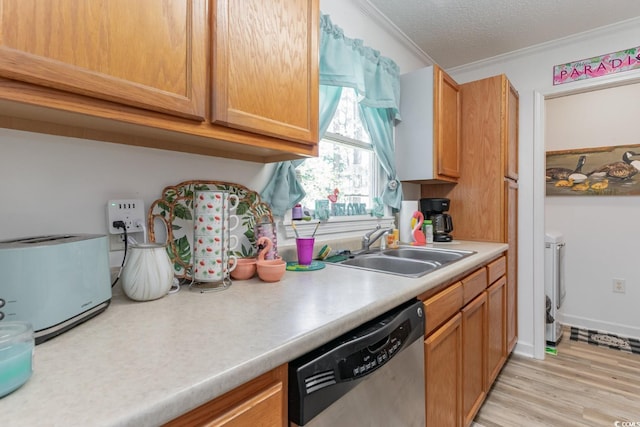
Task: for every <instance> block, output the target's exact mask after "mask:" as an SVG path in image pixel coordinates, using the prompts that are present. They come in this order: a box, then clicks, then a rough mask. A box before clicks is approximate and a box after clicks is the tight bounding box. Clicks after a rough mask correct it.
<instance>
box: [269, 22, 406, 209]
mask: <svg viewBox="0 0 640 427" xmlns="http://www.w3.org/2000/svg"><path fill="white" fill-rule="evenodd" d="M399 74H400V69H399V67H398V65H397V64H396V63H395V62H394V61H392V60H391V59H389V58H386V57H383V56H381V55H380V52H378V51H376V50H374V49H371V48H369V47H365V46H364V44H363V41H362V40H358V39H350V38H348V37H345V35H344V32H343V30H342V29H341V28H340V27H338V26H337V25H334V24H333V23H332V22H331V19H330V18H329V15H322V16H321V17H320V106H319V110H320V126H319V127H320V135H319V136H320V138H322V137H323V136H324V134H325V132H326V130H327V128H328V127H329V123H331V119H332V118H333V115H334V114H335V111H336V108H337V106H338V102H339V100H340V95H341V93H342V88H343V87H350V88H353V89H355V90H356V92H357V94H358V98H359V103H360V115H361V117H362V120H363V123H364V125H365V127H366V129H367V131H368V132H369V135H370V137H371V143H372V145H373V149H374V151H375V153H376V155H377V156H378V159H379V161H380V163H381V165H382V168H383V169H384V171H385V173H386V174H387V181H388V185H387V187H386V188H385V190H384V192H383V194H382V200H383V203H385V204H387V205H389V206H391V207H392V208H394V209H400V204H401V202H402V186H401V184H400V181H399V180H398V179H397V176H396V171H395V155H394V147H393V126H394V124H395V123H396V122H397V121H399V120H400V114H399V109H398V105H399V102H400V79H399ZM303 161H304V160H294V161H289V162H281V163H278V164H277V165H276V167H275V169H274V172H273V175H272V176H271V178H270V180H269V182H268V183H267V185H266V186H265V188H264V189H263V190H262V192H261V195H262V197H263V198H264V200H265V201H267V202H268V203H269V204H270V205H271V210H272V212H273V214H274V215H278V216H282V215H284V213H285V212H286V210H287V209H290V208H292V207H293V206H294V205H295V204H296V203H298V202H300V201H301V200H302V199H303V198H304V196H305V192H304V189H303V188H302V186H301V185H300V183H299V182H298V180H297V178H296V173H295V168H296V167H297V166H298V165H300V164H301V163H302V162H303Z"/></svg>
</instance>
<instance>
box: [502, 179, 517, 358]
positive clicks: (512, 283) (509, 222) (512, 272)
mask: <svg viewBox="0 0 640 427" xmlns="http://www.w3.org/2000/svg"><path fill="white" fill-rule="evenodd" d="M505 191H506V193H507V196H506V200H507V206H506V209H507V212H506V215H505V218H506V227H507V231H506V235H507V243H508V244H509V251H508V252H507V351H508V352H509V353H511V352H512V351H513V349H514V347H515V346H516V343H517V341H518V184H516V183H514V182H513V181H510V180H507V181H506V182H505Z"/></svg>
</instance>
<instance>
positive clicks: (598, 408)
mask: <svg viewBox="0 0 640 427" xmlns="http://www.w3.org/2000/svg"><path fill="white" fill-rule="evenodd" d="M616 421H620V422H621V423H620V424H616V423H615V422H616ZM622 422H635V424H631V423H628V424H622ZM475 423H477V424H479V425H480V426H485V427H495V426H499V427H516V426H527V427H529V426H553V427H556V426H558V427H560V426H616V425H619V426H640V355H638V354H628V353H624V352H621V351H618V350H611V349H607V348H601V347H598V346H595V345H590V344H586V343H581V342H576V341H570V340H569V335H568V334H567V333H565V336H564V337H563V339H562V341H561V342H560V344H559V345H558V354H557V355H556V356H554V355H549V354H547V355H545V360H543V361H542V360H534V359H529V358H526V357H521V356H517V355H512V356H511V357H510V358H509V360H508V362H507V364H506V365H505V366H504V368H503V369H502V372H501V373H500V375H499V377H498V379H497V380H496V382H495V383H494V385H493V387H492V389H491V391H490V393H489V395H488V396H487V399H486V400H485V403H484V405H483V406H482V408H481V409H480V412H478V415H477V416H476V419H475ZM477 424H476V425H477Z"/></svg>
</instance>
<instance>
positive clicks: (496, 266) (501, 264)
mask: <svg viewBox="0 0 640 427" xmlns="http://www.w3.org/2000/svg"><path fill="white" fill-rule="evenodd" d="M487 271H488V273H489V274H488V276H489V283H493V282H495V281H496V280H498V279H499V278H501V277H502V276H504V275H505V273H506V272H507V258H506V257H505V256H501V257H500V258H498V259H497V260H495V261H493V262H492V263H490V264H489V265H487Z"/></svg>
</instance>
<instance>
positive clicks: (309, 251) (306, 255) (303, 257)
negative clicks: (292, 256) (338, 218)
mask: <svg viewBox="0 0 640 427" xmlns="http://www.w3.org/2000/svg"><path fill="white" fill-rule="evenodd" d="M315 240H316V239H314V238H313V237H299V238H297V239H296V247H297V249H298V264H300V265H309V264H311V260H312V259H313V244H314V242H315Z"/></svg>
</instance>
